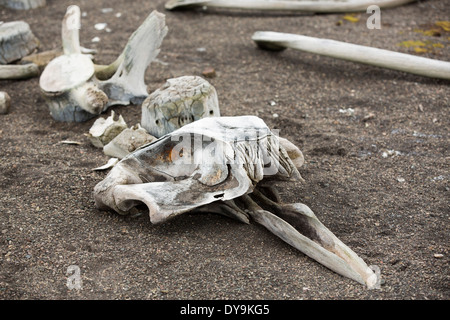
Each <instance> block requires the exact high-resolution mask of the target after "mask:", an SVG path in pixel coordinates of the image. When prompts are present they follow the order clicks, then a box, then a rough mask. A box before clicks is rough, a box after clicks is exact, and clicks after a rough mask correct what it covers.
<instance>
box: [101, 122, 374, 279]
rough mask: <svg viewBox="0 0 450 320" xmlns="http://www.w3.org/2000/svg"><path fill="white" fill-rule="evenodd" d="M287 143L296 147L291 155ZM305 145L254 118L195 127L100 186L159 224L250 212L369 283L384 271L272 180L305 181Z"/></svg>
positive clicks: (106, 203) (135, 156)
mask: <svg viewBox="0 0 450 320" xmlns="http://www.w3.org/2000/svg"><path fill="white" fill-rule="evenodd" d="M283 145H286V146H288V148H289V149H290V154H291V155H292V157H294V159H291V158H290V157H289V155H288V152H287V151H286V150H285V149H284V147H283ZM302 161H303V155H302V153H301V151H300V150H298V148H297V150H295V146H294V145H293V144H290V143H287V142H286V141H283V142H282V143H280V142H279V138H278V137H277V136H276V135H274V134H273V133H272V132H271V131H270V130H269V129H268V128H267V126H266V125H265V123H264V122H263V121H262V120H261V119H259V118H257V117H253V116H244V117H217V118H216V117H212V118H204V119H200V120H198V121H195V122H193V123H190V124H187V125H185V126H183V127H182V128H180V129H178V130H176V131H174V132H172V133H169V134H167V135H165V136H163V137H161V138H160V139H158V140H156V141H155V142H153V143H150V144H148V145H146V146H143V147H142V148H140V149H138V150H136V151H135V152H133V153H131V154H129V155H128V156H126V157H125V158H123V159H122V160H121V161H120V162H119V163H118V164H116V165H115V166H114V168H112V170H111V171H110V172H109V174H108V175H107V176H106V178H105V179H104V180H103V181H101V182H100V183H98V184H97V185H96V186H95V188H94V198H95V202H96V205H97V207H98V208H100V209H105V210H106V209H108V210H109V209H113V210H115V211H116V212H118V213H120V214H128V213H131V212H134V211H136V210H139V209H138V207H139V206H140V205H141V204H144V205H145V206H146V207H147V208H148V210H149V216H150V220H151V222H152V223H161V222H164V221H166V220H168V219H171V218H173V217H175V216H176V215H179V214H181V213H183V212H187V211H201V212H202V211H203V212H205V211H206V212H216V213H221V214H224V215H227V216H231V217H233V218H236V219H238V220H240V221H243V222H245V223H248V222H249V216H250V217H251V218H252V219H253V220H254V221H256V222H258V223H260V224H262V225H264V226H265V227H266V228H268V229H269V230H270V231H272V232H273V233H275V234H276V235H277V236H279V237H280V238H281V239H283V240H284V241H286V242H287V243H289V244H290V245H292V246H294V247H295V248H297V249H299V250H300V251H302V252H304V253H305V254H307V255H308V256H310V257H312V258H313V259H316V260H317V261H318V262H320V263H322V264H323V265H325V266H326V267H328V268H330V269H331V270H334V271H335V272H337V273H339V274H341V275H344V276H346V277H349V278H351V279H353V280H356V281H358V282H360V283H363V284H367V285H368V286H369V287H371V286H373V285H374V284H375V282H376V280H377V279H376V276H375V275H374V273H373V272H372V270H371V269H370V268H369V267H368V266H367V265H366V263H365V262H364V261H363V260H362V259H361V258H359V257H358V256H357V255H356V253H354V252H353V251H352V250H351V249H349V248H348V247H347V246H345V245H344V244H343V243H342V242H341V241H340V240H339V239H337V238H336V236H335V235H334V234H333V233H331V231H329V230H328V229H327V228H325V227H324V226H323V225H322V224H321V223H320V221H319V220H318V219H317V217H316V216H315V215H314V213H312V211H311V210H310V209H309V208H308V207H307V206H305V205H303V204H292V205H285V204H281V203H279V202H277V201H279V196H278V195H277V193H276V191H275V190H274V189H273V188H272V187H269V188H268V187H266V186H265V185H264V184H265V183H264V182H267V183H268V184H269V185H270V184H271V183H270V181H279V180H286V179H287V180H296V179H300V178H301V177H300V174H299V172H298V170H297V168H296V165H295V164H294V162H296V163H297V165H299V164H301V163H302Z"/></svg>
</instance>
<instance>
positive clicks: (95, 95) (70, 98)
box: [39, 54, 108, 122]
mask: <svg viewBox="0 0 450 320" xmlns="http://www.w3.org/2000/svg"><path fill="white" fill-rule="evenodd" d="M93 76H94V64H93V63H92V60H91V59H90V58H89V57H87V56H86V55H83V54H70V55H62V56H59V57H57V58H56V59H54V60H52V61H51V62H50V63H49V64H48V65H47V67H46V68H45V69H44V71H43V72H42V74H41V78H40V80H39V85H40V87H41V91H42V93H43V96H44V98H45V100H46V102H47V105H48V107H49V109H50V114H51V115H52V117H53V118H54V119H55V120H57V121H76V122H82V121H86V120H88V119H90V118H92V117H94V116H95V115H97V114H100V113H102V112H103V111H104V109H105V107H106V104H107V103H108V97H107V95H106V94H105V93H104V92H103V91H101V90H100V89H99V88H98V86H97V84H96V83H95V82H94V81H92V78H93Z"/></svg>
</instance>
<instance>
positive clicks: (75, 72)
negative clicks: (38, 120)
mask: <svg viewBox="0 0 450 320" xmlns="http://www.w3.org/2000/svg"><path fill="white" fill-rule="evenodd" d="M79 26H80V8H79V7H77V6H74V5H73V6H70V7H69V8H68V9H67V12H66V15H65V16H64V19H63V23H62V42H63V52H64V54H63V55H61V56H58V57H57V58H55V59H53V60H52V61H51V62H50V63H49V64H48V65H47V67H46V68H45V69H44V71H43V72H42V75H41V78H40V81H39V85H40V87H41V91H42V94H43V96H44V98H45V99H46V102H47V105H48V107H49V109H50V113H51V115H52V117H53V118H54V119H55V120H57V121H76V122H82V121H86V120H88V119H90V118H93V117H95V116H96V115H98V114H101V113H102V112H104V111H105V110H106V109H107V108H109V107H110V106H111V105H117V104H121V105H128V104H140V103H142V101H143V100H144V99H145V98H147V96H148V92H147V86H146V84H145V81H144V80H145V79H144V78H145V72H146V69H147V67H148V65H149V64H150V63H151V62H152V61H153V60H154V59H155V58H156V56H157V55H158V53H159V51H160V49H159V47H160V46H161V43H162V40H163V38H164V37H165V35H166V33H167V27H166V25H165V17H164V15H162V14H161V13H159V12H157V11H153V12H152V13H151V14H150V15H149V16H148V17H147V19H146V20H145V21H144V23H143V24H142V25H141V26H140V27H139V28H138V29H137V30H136V31H135V32H134V33H133V34H132V35H131V37H130V38H129V40H128V43H127V45H126V46H125V48H124V50H123V51H122V53H121V55H120V56H119V57H118V58H117V60H116V61H114V62H113V63H111V64H110V65H106V66H104V65H96V64H94V63H93V62H92V60H91V57H90V56H89V55H86V54H85V50H83V48H82V47H80V43H79V30H78V29H79Z"/></svg>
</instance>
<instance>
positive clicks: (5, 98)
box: [0, 91, 11, 114]
mask: <svg viewBox="0 0 450 320" xmlns="http://www.w3.org/2000/svg"><path fill="white" fill-rule="evenodd" d="M10 108H11V98H10V97H9V94H8V93H7V92H4V91H0V114H7V113H8V112H9V109H10Z"/></svg>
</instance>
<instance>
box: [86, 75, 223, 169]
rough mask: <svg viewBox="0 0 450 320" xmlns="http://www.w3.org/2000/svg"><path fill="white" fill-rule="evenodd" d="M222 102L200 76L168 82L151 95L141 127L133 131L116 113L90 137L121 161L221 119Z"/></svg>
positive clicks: (92, 130)
mask: <svg viewBox="0 0 450 320" xmlns="http://www.w3.org/2000/svg"><path fill="white" fill-rule="evenodd" d="M219 116H220V111H219V101H218V97H217V92H216V90H215V88H214V87H213V86H212V85H211V84H210V83H209V82H208V81H206V80H204V79H203V78H201V77H196V76H184V77H179V78H174V79H169V80H167V82H166V84H164V86H162V87H161V88H159V89H158V90H156V91H155V92H153V93H152V94H150V95H149V96H148V98H146V99H145V100H144V102H143V103H142V118H141V123H138V124H136V125H134V126H132V127H130V128H128V127H127V124H126V122H125V120H124V119H123V117H122V116H118V117H116V116H115V113H114V111H112V112H111V115H110V116H109V117H108V118H106V119H105V118H98V119H97V120H96V121H95V122H94V124H93V126H92V127H91V128H90V130H89V133H88V134H87V136H88V138H89V139H90V141H91V142H92V144H93V145H94V146H95V147H97V148H102V149H103V152H104V153H105V154H106V155H107V156H110V157H112V158H113V159H112V160H111V161H110V162H108V165H107V166H106V167H103V166H102V167H100V169H106V168H109V167H110V166H111V165H113V164H115V163H116V162H117V160H115V159H122V158H124V157H125V156H126V155H127V154H129V153H131V152H133V151H135V150H136V149H137V148H139V147H141V146H143V145H146V144H148V143H151V142H153V141H155V140H157V139H158V138H160V137H162V136H164V135H166V134H168V133H170V132H172V131H175V130H176V129H179V128H181V127H182V126H184V125H186V124H188V123H191V122H194V121H197V120H199V119H202V118H205V117H219Z"/></svg>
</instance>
